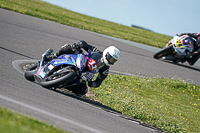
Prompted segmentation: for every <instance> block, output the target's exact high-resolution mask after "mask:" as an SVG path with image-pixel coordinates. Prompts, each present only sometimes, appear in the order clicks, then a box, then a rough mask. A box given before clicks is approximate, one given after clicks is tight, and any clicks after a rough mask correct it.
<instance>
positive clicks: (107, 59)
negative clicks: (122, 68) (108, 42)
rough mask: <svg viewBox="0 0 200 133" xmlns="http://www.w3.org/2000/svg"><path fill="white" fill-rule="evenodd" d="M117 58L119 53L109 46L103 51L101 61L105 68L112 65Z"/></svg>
mask: <svg viewBox="0 0 200 133" xmlns="http://www.w3.org/2000/svg"><path fill="white" fill-rule="evenodd" d="M119 56H120V51H119V49H117V48H116V47H115V46H110V47H108V48H106V49H105V50H104V51H103V61H104V63H105V64H106V65H107V66H111V65H114V63H115V62H116V61H117V60H118V59H119Z"/></svg>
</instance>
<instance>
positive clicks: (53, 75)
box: [24, 49, 102, 88]
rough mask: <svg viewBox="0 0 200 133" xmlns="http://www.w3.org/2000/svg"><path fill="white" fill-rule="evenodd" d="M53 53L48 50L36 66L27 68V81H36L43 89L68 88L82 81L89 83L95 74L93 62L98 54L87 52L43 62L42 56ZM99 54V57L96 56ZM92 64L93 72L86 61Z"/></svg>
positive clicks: (94, 63)
mask: <svg viewBox="0 0 200 133" xmlns="http://www.w3.org/2000/svg"><path fill="white" fill-rule="evenodd" d="M52 53H53V50H52V49H48V50H47V51H46V52H45V53H44V54H43V55H42V58H41V60H40V61H39V63H38V64H36V65H33V66H31V67H30V68H28V69H27V70H26V72H25V74H24V76H25V78H26V79H27V80H29V81H36V82H37V83H39V84H40V85H41V86H42V87H45V88H68V87H71V86H75V85H78V84H80V83H82V82H83V80H84V81H91V80H92V79H93V77H94V75H95V73H97V70H96V69H95V66H97V64H96V61H95V60H94V59H95V57H97V56H102V55H100V54H99V53H93V54H91V52H90V51H89V52H88V55H85V54H76V55H74V54H66V55H61V56H59V57H57V58H55V59H53V60H51V61H49V62H44V56H45V55H50V54H52ZM98 54H99V55H98ZM91 60H92V62H93V64H92V65H93V67H94V68H93V69H94V71H92V72H91V71H89V69H88V68H87V67H88V66H87V63H88V61H91Z"/></svg>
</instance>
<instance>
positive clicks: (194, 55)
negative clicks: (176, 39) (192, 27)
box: [176, 33, 200, 65]
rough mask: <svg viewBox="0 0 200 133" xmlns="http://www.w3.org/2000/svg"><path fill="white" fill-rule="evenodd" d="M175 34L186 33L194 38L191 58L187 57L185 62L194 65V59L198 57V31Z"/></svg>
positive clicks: (199, 50)
mask: <svg viewBox="0 0 200 133" xmlns="http://www.w3.org/2000/svg"><path fill="white" fill-rule="evenodd" d="M176 35H177V36H182V35H188V36H191V37H193V38H195V39H196V42H195V43H194V50H193V51H194V52H193V54H192V58H188V59H187V62H188V63H189V64H190V65H194V64H195V63H196V61H197V60H198V59H199V58H200V33H179V34H176Z"/></svg>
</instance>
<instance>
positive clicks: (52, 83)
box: [41, 71, 76, 88]
mask: <svg viewBox="0 0 200 133" xmlns="http://www.w3.org/2000/svg"><path fill="white" fill-rule="evenodd" d="M75 77H76V73H75V72H74V71H70V72H68V73H67V74H64V75H56V74H52V75H48V76H47V77H46V78H45V80H44V81H42V82H41V86H42V87H44V88H51V87H57V86H59V85H62V84H68V83H70V82H71V81H72V80H74V79H75Z"/></svg>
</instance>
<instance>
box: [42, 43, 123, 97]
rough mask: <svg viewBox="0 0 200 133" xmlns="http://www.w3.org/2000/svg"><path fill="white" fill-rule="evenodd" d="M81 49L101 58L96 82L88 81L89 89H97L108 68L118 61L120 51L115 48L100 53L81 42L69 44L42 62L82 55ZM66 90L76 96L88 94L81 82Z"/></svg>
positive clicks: (84, 83) (111, 47)
mask: <svg viewBox="0 0 200 133" xmlns="http://www.w3.org/2000/svg"><path fill="white" fill-rule="evenodd" d="M82 49H83V50H85V51H86V52H88V51H89V50H91V51H92V52H95V53H99V54H101V55H102V56H101V57H99V58H100V59H99V60H101V62H102V63H100V65H101V66H100V67H99V66H98V68H99V71H98V72H99V74H98V76H97V78H96V80H95V81H88V86H89V87H99V86H100V85H101V83H102V81H103V80H104V79H105V78H106V77H107V75H108V72H109V68H110V66H111V65H114V63H115V62H116V61H117V60H118V59H119V56H120V51H119V50H118V49H117V48H116V47H115V46H110V47H108V48H106V49H105V50H104V51H103V52H102V51H100V50H99V49H98V48H96V47H94V46H92V45H90V44H88V43H87V42H85V41H83V40H81V41H79V42H77V43H74V44H72V45H70V44H65V45H63V46H62V47H61V49H60V50H59V51H58V52H57V53H56V54H53V55H50V56H45V59H44V60H45V61H50V60H52V59H53V58H56V57H58V56H60V55H63V54H77V53H83V51H82ZM102 64H103V65H102ZM98 65H99V64H98ZM68 89H69V90H71V91H72V92H74V93H75V94H78V95H84V94H86V93H87V92H88V89H87V85H86V82H82V83H81V84H79V85H76V86H73V87H70V88H68Z"/></svg>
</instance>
